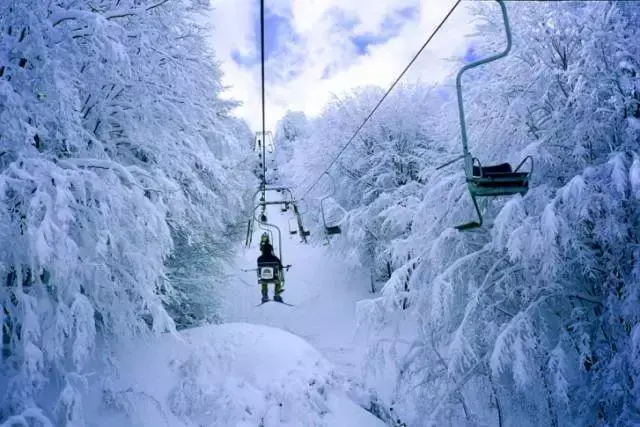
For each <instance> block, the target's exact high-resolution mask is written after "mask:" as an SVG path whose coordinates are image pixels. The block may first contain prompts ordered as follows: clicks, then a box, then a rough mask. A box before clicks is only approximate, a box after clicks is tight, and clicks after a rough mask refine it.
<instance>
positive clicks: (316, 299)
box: [223, 195, 371, 376]
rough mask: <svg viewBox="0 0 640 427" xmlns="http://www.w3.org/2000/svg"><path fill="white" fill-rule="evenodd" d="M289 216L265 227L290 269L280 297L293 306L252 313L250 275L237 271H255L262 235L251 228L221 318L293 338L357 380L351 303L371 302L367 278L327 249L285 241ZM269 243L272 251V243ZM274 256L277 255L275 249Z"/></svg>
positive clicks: (254, 295)
mask: <svg viewBox="0 0 640 427" xmlns="http://www.w3.org/2000/svg"><path fill="white" fill-rule="evenodd" d="M268 196H269V195H268ZM291 215H292V214H291V213H286V214H282V213H281V212H280V209H279V208H278V207H269V210H268V221H269V222H270V223H273V224H275V225H276V226H278V227H280V229H281V231H282V245H283V248H282V256H283V259H282V263H283V264H285V265H286V264H291V265H292V268H291V269H290V270H289V271H288V272H287V273H286V276H285V285H284V289H285V292H284V293H283V294H282V296H283V299H284V301H285V302H287V303H289V304H293V305H294V306H293V307H289V306H286V305H282V304H279V303H276V302H268V303H266V304H264V305H261V306H258V307H256V305H257V304H259V303H260V298H261V294H260V286H259V285H258V284H257V282H256V273H255V271H249V272H242V271H241V270H242V269H249V268H255V266H256V259H257V257H258V255H259V250H258V244H259V241H260V235H261V234H262V232H263V231H264V230H263V229H260V228H259V227H258V226H256V229H255V230H254V236H253V243H252V245H251V247H250V248H245V249H244V250H243V252H241V253H240V255H239V258H238V261H237V265H236V268H235V272H234V273H232V274H231V275H230V276H229V281H230V286H229V288H228V289H226V290H225V306H224V309H223V310H224V314H223V316H224V317H225V320H227V321H230V322H247V323H255V324H264V325H269V326H273V327H276V328H280V329H284V330H286V331H289V332H291V333H294V334H296V335H298V336H300V337H301V338H303V339H305V340H306V341H308V342H309V343H310V344H312V345H313V346H314V347H315V348H316V349H317V350H318V351H320V353H322V354H323V355H324V356H325V357H327V358H328V359H329V360H330V361H332V362H333V363H335V364H336V365H338V366H340V367H341V370H342V372H343V373H345V374H346V375H350V376H351V375H352V376H357V375H358V372H356V370H355V366H356V365H357V364H358V361H359V358H360V356H361V353H360V352H359V348H360V346H359V343H358V342H357V340H356V339H355V337H354V326H355V324H356V322H355V310H356V302H357V301H360V300H362V299H366V298H371V293H370V292H369V289H370V282H369V272H368V271H367V270H364V269H360V268H354V267H353V266H351V265H348V264H347V263H345V262H344V261H342V260H341V259H339V258H338V257H337V256H335V255H333V254H331V252H330V246H312V245H311V244H304V243H301V242H300V238H299V237H298V236H297V235H290V234H289V233H288V224H287V219H288V218H290V217H291ZM334 238H340V237H339V236H338V237H334ZM275 240H276V241H275V242H274V243H275V244H274V246H277V237H276V238H275ZM275 253H276V255H278V249H277V247H276V248H275ZM272 297H273V286H272V285H270V287H269V298H272Z"/></svg>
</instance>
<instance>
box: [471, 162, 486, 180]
mask: <svg viewBox="0 0 640 427" xmlns="http://www.w3.org/2000/svg"><path fill="white" fill-rule="evenodd" d="M476 163H478V169H479V170H480V175H477V176H479V177H480V178H482V177H483V173H482V163H480V160H479V159H478V158H477V157H472V158H471V175H472V176H476V175H473V166H474V165H475V164H476Z"/></svg>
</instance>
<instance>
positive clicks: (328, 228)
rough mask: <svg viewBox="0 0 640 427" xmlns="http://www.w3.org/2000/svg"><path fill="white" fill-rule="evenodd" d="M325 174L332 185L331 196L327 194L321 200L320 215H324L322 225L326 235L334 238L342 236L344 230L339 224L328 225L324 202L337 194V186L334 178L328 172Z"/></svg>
mask: <svg viewBox="0 0 640 427" xmlns="http://www.w3.org/2000/svg"><path fill="white" fill-rule="evenodd" d="M325 174H326V175H327V176H328V177H329V182H330V183H331V192H330V193H329V194H327V195H326V196H324V197H323V198H322V199H320V213H321V214H322V225H323V226H324V232H325V234H326V235H327V236H334V235H336V234H341V233H342V229H341V228H340V226H339V225H337V224H336V225H327V219H326V216H325V208H324V202H325V200H327V199H328V198H330V197H332V196H333V194H334V193H335V184H334V182H333V178H332V177H331V175H329V173H328V172H325Z"/></svg>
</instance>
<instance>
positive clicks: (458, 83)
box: [456, 0, 511, 177]
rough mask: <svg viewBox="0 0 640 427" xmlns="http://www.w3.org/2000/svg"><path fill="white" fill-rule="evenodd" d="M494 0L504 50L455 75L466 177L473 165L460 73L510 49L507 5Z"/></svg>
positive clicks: (470, 173)
mask: <svg viewBox="0 0 640 427" xmlns="http://www.w3.org/2000/svg"><path fill="white" fill-rule="evenodd" d="M496 1H497V2H498V4H499V5H500V9H501V10H502V19H503V21H504V28H505V31H506V33H507V46H506V48H505V50H504V51H502V52H500V53H497V54H495V55H492V56H489V57H487V58H484V59H480V60H478V61H475V62H471V63H469V64H467V65H465V66H464V67H462V68H461V69H460V71H458V75H457V76H456V90H457V92H458V111H459V113H460V130H461V132H462V150H463V153H464V170H465V173H466V175H467V177H469V176H471V175H473V165H472V159H471V153H469V146H468V138H467V127H466V123H465V119H464V105H463V103H462V74H463V73H464V72H465V71H467V70H470V69H472V68H475V67H477V66H479V65H482V64H486V63H488V62H492V61H495V60H497V59H500V58H504V57H505V56H507V54H508V53H509V51H510V50H511V28H510V27H509V17H508V15H507V7H506V6H505V4H504V1H503V0H496Z"/></svg>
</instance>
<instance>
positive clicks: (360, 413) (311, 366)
mask: <svg viewBox="0 0 640 427" xmlns="http://www.w3.org/2000/svg"><path fill="white" fill-rule="evenodd" d="M273 211H275V209H273V210H272V212H270V213H271V218H270V219H271V220H275V221H276V222H277V223H278V224H279V225H281V226H282V223H283V222H285V224H286V217H284V216H281V215H280V214H279V212H278V213H275V212H273ZM261 232H262V230H259V229H258V230H256V232H255V236H254V245H253V247H252V248H249V249H246V250H244V251H243V252H242V253H241V254H240V257H239V259H238V263H237V264H238V266H237V270H236V271H234V272H232V273H230V275H229V287H228V288H227V289H225V290H224V292H223V294H224V295H225V301H226V304H225V313H224V315H225V317H226V320H227V321H228V322H229V323H224V324H221V325H210V326H204V327H200V328H194V329H189V330H184V331H181V332H179V333H177V334H165V335H164V336H161V337H157V338H153V339H150V340H148V341H147V342H143V343H141V342H140V341H132V342H131V344H130V345H129V346H128V347H125V348H122V349H120V351H119V354H118V356H117V357H116V360H115V361H114V362H115V364H116V365H117V366H119V373H120V376H119V378H118V379H117V380H114V381H112V382H111V383H110V384H107V387H106V389H107V390H109V391H104V388H103V387H95V388H92V391H91V392H90V393H89V399H88V406H89V408H88V409H89V411H88V413H89V416H88V417H87V419H88V423H87V425H90V426H94V427H103V426H104V427H106V426H115V425H118V426H123V427H124V426H170V427H173V426H175V427H178V426H237V427H245V426H246V427H249V426H252V427H255V426H262V427H270V426H350V427H358V426H363V427H365V426H366V427H375V426H384V425H385V424H384V423H383V422H381V421H380V420H379V419H377V418H376V417H374V416H373V415H372V414H370V413H369V412H367V411H366V410H365V409H363V408H362V407H361V406H359V405H358V404H356V403H355V402H356V401H357V402H359V403H360V404H361V405H362V406H367V405H368V404H369V401H368V399H369V396H367V393H365V392H364V391H363V390H362V389H361V388H359V386H358V383H357V381H356V380H355V378H356V377H357V369H356V365H357V361H358V358H359V357H360V356H361V354H360V352H359V350H358V348H359V347H358V346H357V344H356V343H357V341H356V340H354V339H353V326H354V324H355V303H356V301H357V300H359V299H361V298H366V297H367V296H368V293H367V286H368V283H367V281H366V280H365V279H366V278H367V276H366V273H365V272H362V271H358V270H356V269H353V268H351V267H349V266H347V265H345V264H344V263H343V262H341V261H339V260H337V259H333V258H331V256H330V255H329V253H328V252H327V250H326V249H327V248H326V247H313V246H311V245H302V244H299V243H298V239H297V238H296V237H295V236H293V238H289V235H288V233H286V225H285V228H284V230H283V232H284V233H285V234H283V244H284V248H283V250H284V256H283V258H284V259H283V261H284V263H290V264H293V268H292V269H291V270H290V272H289V274H288V275H287V277H286V279H287V280H286V283H285V289H286V291H285V293H284V297H285V301H288V302H290V303H292V304H295V306H294V307H289V306H285V305H282V304H278V303H275V302H269V303H267V304H264V305H262V306H259V307H256V304H258V303H259V300H260V291H259V287H258V285H257V284H256V283H255V272H246V273H242V272H241V271H240V269H241V268H253V267H254V264H255V258H256V256H257V254H256V252H257V249H256V243H257V242H258V241H259V236H260V234H261ZM270 293H271V294H272V293H273V289H270ZM314 347H315V348H314Z"/></svg>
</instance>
